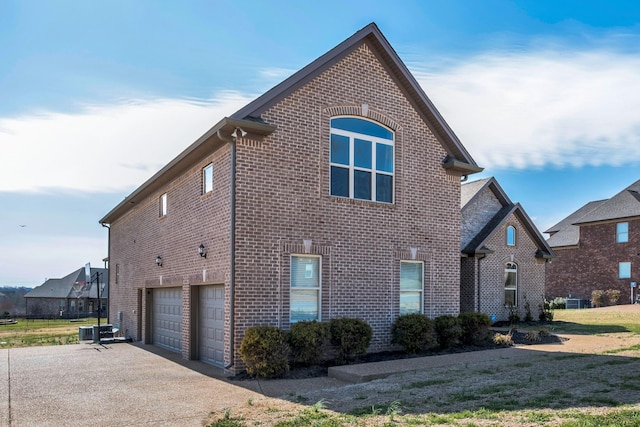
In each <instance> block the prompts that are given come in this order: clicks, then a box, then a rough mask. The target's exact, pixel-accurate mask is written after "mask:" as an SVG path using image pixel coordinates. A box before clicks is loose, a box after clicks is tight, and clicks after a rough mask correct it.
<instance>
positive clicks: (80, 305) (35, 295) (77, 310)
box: [24, 268, 109, 318]
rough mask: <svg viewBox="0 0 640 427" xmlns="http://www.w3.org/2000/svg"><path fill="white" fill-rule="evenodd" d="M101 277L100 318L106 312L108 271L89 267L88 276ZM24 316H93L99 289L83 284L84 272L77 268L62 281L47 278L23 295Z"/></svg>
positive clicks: (96, 307)
mask: <svg viewBox="0 0 640 427" xmlns="http://www.w3.org/2000/svg"><path fill="white" fill-rule="evenodd" d="M96 273H98V274H99V275H100V286H101V289H100V299H101V300H102V304H101V305H102V315H103V316H104V315H105V313H106V312H107V301H108V296H109V286H108V284H107V276H108V270H107V269H106V268H92V269H91V275H92V277H94V278H95V277H96ZM24 298H25V302H26V312H27V316H34V317H37V316H44V317H51V316H54V317H64V318H70V317H87V316H95V315H96V314H97V310H98V286H97V284H96V282H95V281H94V282H93V283H88V284H87V283H86V275H85V269H84V268H80V269H78V270H76V271H74V272H73V273H71V274H68V275H67V276H65V277H63V278H62V279H48V280H47V281H46V282H44V283H43V284H42V285H40V286H38V287H36V288H33V289H32V290H31V291H29V292H28V293H27V294H25V296H24Z"/></svg>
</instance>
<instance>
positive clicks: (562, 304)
mask: <svg viewBox="0 0 640 427" xmlns="http://www.w3.org/2000/svg"><path fill="white" fill-rule="evenodd" d="M545 303H547V304H549V308H550V309H551V310H556V309H565V308H567V300H565V299H564V298H562V297H556V298H554V299H553V301H551V302H547V301H546V300H545Z"/></svg>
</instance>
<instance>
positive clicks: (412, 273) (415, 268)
mask: <svg viewBox="0 0 640 427" xmlns="http://www.w3.org/2000/svg"><path fill="white" fill-rule="evenodd" d="M423 292H424V263H423V262H422V261H400V315H403V314H410V313H422V312H423V304H422V301H423V299H424V298H423V297H422V295H423Z"/></svg>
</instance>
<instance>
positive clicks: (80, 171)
mask: <svg viewBox="0 0 640 427" xmlns="http://www.w3.org/2000/svg"><path fill="white" fill-rule="evenodd" d="M251 99H252V98H249V97H247V96H245V95H242V94H239V93H236V92H223V93H220V94H218V95H217V96H216V97H215V98H214V99H210V100H206V101H196V100H187V99H154V100H134V101H130V102H127V103H120V104H116V105H103V106H87V107H85V108H84V109H83V110H81V111H80V112H78V113H57V112H42V113H38V114H32V115H28V116H20V117H16V118H0V152H1V153H2V155H0V191H9V192H24V191H43V190H48V189H63V190H79V191H91V192H116V191H123V190H127V191H128V190H131V189H132V188H135V187H136V186H138V185H140V184H141V183H143V182H144V181H145V180H146V179H148V178H149V177H150V176H151V175H153V174H154V173H155V172H157V171H158V170H159V169H160V168H161V167H162V166H163V165H165V164H166V163H168V162H169V161H170V160H171V159H173V158H174V157H175V156H177V155H178V154H179V153H180V152H181V151H182V150H184V149H185V148H186V147H187V146H189V145H190V144H191V143H192V142H193V141H195V140H196V139H197V138H199V137H200V136H201V135H202V134H204V133H205V132H206V131H207V130H208V129H209V128H210V127H211V126H213V125H215V124H216V123H217V122H218V121H219V120H220V119H222V118H223V117H224V116H227V115H229V114H232V113H233V112H235V111H236V110H238V109H240V108H241V107H242V106H244V105H245V104H247V103H248V102H249V101H251Z"/></svg>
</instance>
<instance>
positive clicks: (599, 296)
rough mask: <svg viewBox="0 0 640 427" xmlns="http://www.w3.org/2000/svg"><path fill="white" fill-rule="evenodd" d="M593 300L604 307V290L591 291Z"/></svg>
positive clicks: (595, 303) (596, 305) (594, 303)
mask: <svg viewBox="0 0 640 427" xmlns="http://www.w3.org/2000/svg"><path fill="white" fill-rule="evenodd" d="M591 301H593V305H594V306H595V307H596V308H597V307H604V305H605V304H604V291H603V290H601V289H596V290H595V291H593V292H591Z"/></svg>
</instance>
